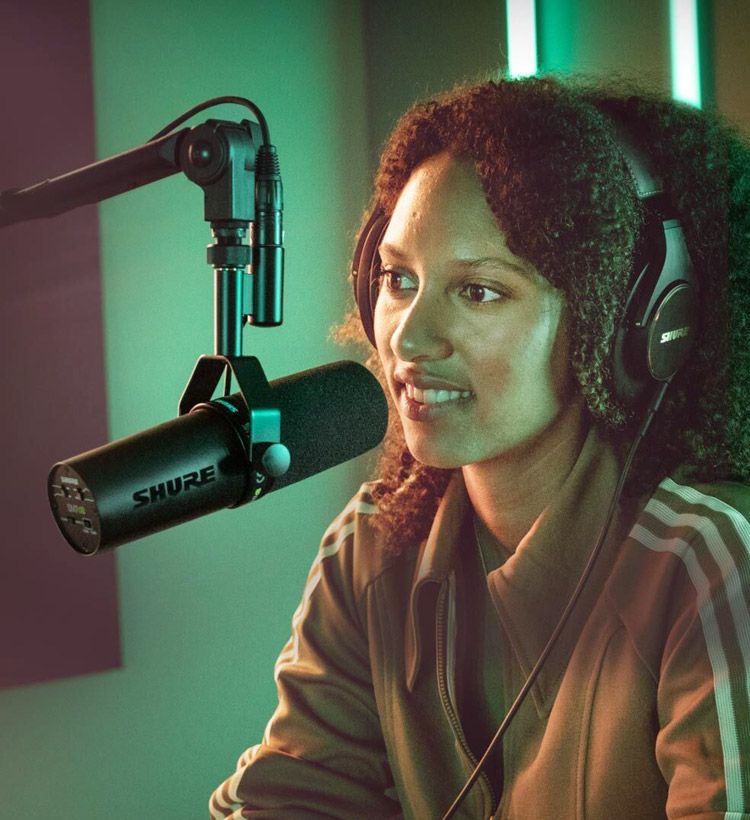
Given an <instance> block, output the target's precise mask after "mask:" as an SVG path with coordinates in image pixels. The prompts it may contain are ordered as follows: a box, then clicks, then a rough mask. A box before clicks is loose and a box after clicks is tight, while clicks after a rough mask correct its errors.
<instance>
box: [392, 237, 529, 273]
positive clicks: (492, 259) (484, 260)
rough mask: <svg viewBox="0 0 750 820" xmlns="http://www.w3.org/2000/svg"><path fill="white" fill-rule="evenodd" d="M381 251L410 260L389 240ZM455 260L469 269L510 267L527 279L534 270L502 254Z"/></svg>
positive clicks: (397, 258) (396, 258)
mask: <svg viewBox="0 0 750 820" xmlns="http://www.w3.org/2000/svg"><path fill="white" fill-rule="evenodd" d="M379 251H380V252H381V253H383V252H384V253H386V254H388V256H390V257H392V258H393V259H395V260H397V261H399V262H408V260H409V256H408V254H406V253H404V251H402V250H400V249H399V248H397V247H396V246H395V245H391V244H389V243H388V242H383V243H381V245H380V248H379ZM454 261H455V264H456V265H457V266H458V267H461V268H467V269H469V270H475V269H477V268H481V267H482V266H483V265H493V266H494V267H499V268H510V269H511V270H513V271H515V272H516V273H520V274H521V275H522V276H524V277H526V278H527V279H528V278H531V276H532V270H531V269H530V268H529V267H528V266H524V265H519V264H518V263H516V262H511V261H510V260H509V259H503V258H502V257H500V256H482V257H480V258H478V259H456V260H454Z"/></svg>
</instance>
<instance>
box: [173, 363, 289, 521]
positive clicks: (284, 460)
mask: <svg viewBox="0 0 750 820" xmlns="http://www.w3.org/2000/svg"><path fill="white" fill-rule="evenodd" d="M225 372H226V373H228V374H231V375H233V376H234V378H235V380H236V381H237V384H238V386H239V392H240V395H241V397H242V402H244V406H243V405H242V403H240V402H238V400H237V399H236V398H235V397H234V396H231V397H230V396H229V395H228V388H227V391H225V394H224V398H220V399H214V400H213V401H212V400H211V397H212V396H213V393H214V390H215V389H216V387H217V385H218V383H219V381H220V379H221V377H222V375H223V374H224V373H225ZM198 408H200V409H202V410H205V409H208V410H211V411H213V412H218V413H222V414H224V415H225V417H226V418H228V419H229V421H230V422H231V423H232V426H233V427H234V428H235V429H237V430H239V429H241V430H242V431H243V441H242V445H243V447H244V449H245V452H246V453H247V461H246V463H247V476H246V484H245V491H244V493H243V494H242V496H241V498H240V500H239V501H238V502H237V503H235V504H232V505H231V506H232V507H240V506H242V505H243V504H247V503H249V502H250V501H255V500H256V499H258V498H261V497H262V496H264V495H265V494H266V493H268V492H270V490H271V488H272V487H273V481H274V478H278V477H279V476H282V475H284V473H286V471H287V470H288V469H289V464H290V463H291V457H290V454H289V450H288V449H287V448H286V446H285V445H284V444H282V443H281V412H280V411H279V409H278V407H274V400H273V395H272V391H271V387H270V385H269V384H268V379H266V375H265V373H264V372H263V368H262V367H261V364H260V362H259V361H258V359H257V358H256V357H255V356H201V357H200V358H199V359H198V361H197V362H196V365H195V368H194V369H193V372H192V374H191V375H190V379H189V380H188V383H187V385H186V386H185V390H184V391H183V393H182V396H181V398H180V403H179V406H178V412H179V414H180V415H181V416H182V415H185V414H186V413H189V412H191V411H192V410H195V409H198Z"/></svg>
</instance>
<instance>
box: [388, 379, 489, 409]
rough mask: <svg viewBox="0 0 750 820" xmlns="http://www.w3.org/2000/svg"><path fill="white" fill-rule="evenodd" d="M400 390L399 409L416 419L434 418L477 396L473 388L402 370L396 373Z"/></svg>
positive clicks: (459, 407) (459, 406)
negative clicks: (469, 388)
mask: <svg viewBox="0 0 750 820" xmlns="http://www.w3.org/2000/svg"><path fill="white" fill-rule="evenodd" d="M394 380H395V382H396V386H397V388H398V389H399V409H400V411H401V413H402V414H403V415H404V416H405V417H406V418H408V419H411V420H412V421H431V420H433V419H437V418H440V417H441V416H443V415H444V414H446V413H450V412H452V411H454V410H458V409H461V408H462V407H463V406H464V405H465V404H466V403H467V402H468V401H470V400H471V399H472V398H473V397H474V393H473V392H472V391H471V390H466V389H464V388H463V387H461V386H459V385H456V384H452V383H451V382H446V381H443V380H442V379H438V378H436V377H434V376H431V375H429V374H426V373H423V372H421V371H416V370H411V369H400V370H397V371H396V372H395V373H394Z"/></svg>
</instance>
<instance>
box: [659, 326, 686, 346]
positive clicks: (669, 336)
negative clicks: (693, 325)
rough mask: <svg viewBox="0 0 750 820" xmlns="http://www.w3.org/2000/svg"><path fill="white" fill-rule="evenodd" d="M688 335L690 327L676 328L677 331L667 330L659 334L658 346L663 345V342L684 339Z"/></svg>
mask: <svg viewBox="0 0 750 820" xmlns="http://www.w3.org/2000/svg"><path fill="white" fill-rule="evenodd" d="M688 333H690V325H686V326H685V327H678V328H677V330H668V331H667V332H666V333H662V334H661V341H660V344H664V342H673V341H674V340H675V339H684V338H685V336H687V335H688Z"/></svg>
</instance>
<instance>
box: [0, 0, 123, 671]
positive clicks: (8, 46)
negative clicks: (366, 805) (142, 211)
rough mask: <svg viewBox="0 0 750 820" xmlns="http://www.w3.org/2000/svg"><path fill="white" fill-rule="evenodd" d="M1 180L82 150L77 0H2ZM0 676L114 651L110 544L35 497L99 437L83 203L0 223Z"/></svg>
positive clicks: (66, 163) (93, 307)
mask: <svg viewBox="0 0 750 820" xmlns="http://www.w3.org/2000/svg"><path fill="white" fill-rule="evenodd" d="M2 10H3V14H2V25H0V74H1V75H2V77H3V82H2V84H0V111H1V112H2V121H1V124H0V190H6V189H8V188H11V187H24V186H26V185H29V184H32V183H34V182H38V181H40V180H42V179H44V178H46V177H50V176H55V175H57V174H60V173H64V172H66V171H69V170H72V169H74V168H78V167H81V166H83V165H86V164H88V163H90V162H92V161H93V160H94V159H95V157H94V112H93V97H92V76H91V47H90V32H89V28H90V27H89V8H88V3H87V2H86V0H68V1H67V2H65V3H55V2H52V0H49V1H48V2H44V0H32V1H31V2H29V0H6V2H4V3H3V9H2ZM0 288H1V290H0V293H1V294H2V297H1V298H0V355H1V356H2V359H1V361H2V366H1V368H0V380H1V381H0V452H1V453H2V463H3V468H2V475H1V477H0V482H1V483H0V492H1V493H2V499H3V502H4V503H3V511H4V516H3V522H2V525H0V527H1V528H0V686H3V687H8V686H16V685H20V684H24V683H30V682H34V681H42V680H50V679H53V678H60V677H67V676H71V675H79V674H84V673H90V672H94V671H97V670H102V669H109V668H112V667H115V666H118V665H119V663H120V646H119V627H118V614H117V588H116V579H115V564H114V558H113V556H111V555H109V556H107V555H105V556H104V557H101V558H99V557H97V558H93V559H86V558H84V557H82V556H79V555H77V554H76V553H74V552H73V550H72V549H71V548H70V547H69V546H68V545H67V543H66V542H65V541H64V540H63V538H62V536H61V535H60V534H59V532H58V530H57V527H56V526H55V524H54V521H53V520H52V517H51V514H50V512H49V509H48V505H47V498H46V476H47V472H48V470H49V468H50V467H51V465H52V464H53V463H54V462H55V461H57V460H60V459H63V458H65V457H67V456H70V455H73V454H75V453H77V452H80V451H82V450H86V449H89V448H91V447H93V446H96V445H98V444H100V443H101V442H103V441H105V440H106V438H107V423H106V387H105V382H104V365H103V330H102V317H101V285H100V271H99V227H98V220H97V212H96V209H95V208H94V207H87V208H83V209H80V210H78V211H73V212H71V213H68V214H65V215H62V216H59V217H56V218H54V219H50V220H40V221H34V222H28V223H25V224H21V225H14V226H11V227H8V228H4V229H0Z"/></svg>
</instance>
